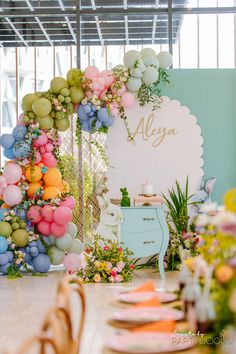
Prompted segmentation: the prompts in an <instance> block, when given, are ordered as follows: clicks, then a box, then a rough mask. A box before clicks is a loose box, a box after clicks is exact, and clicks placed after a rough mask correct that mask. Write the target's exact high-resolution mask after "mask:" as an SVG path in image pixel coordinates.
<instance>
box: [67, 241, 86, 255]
mask: <svg viewBox="0 0 236 354" xmlns="http://www.w3.org/2000/svg"><path fill="white" fill-rule="evenodd" d="M67 252H68V253H76V254H81V253H82V252H83V244H82V242H81V241H80V240H77V239H73V241H72V244H71V246H70V248H68V250H67Z"/></svg>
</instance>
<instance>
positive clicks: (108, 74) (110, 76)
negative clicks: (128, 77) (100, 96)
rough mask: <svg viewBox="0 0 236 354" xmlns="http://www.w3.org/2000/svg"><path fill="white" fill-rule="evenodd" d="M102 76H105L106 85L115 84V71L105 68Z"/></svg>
mask: <svg viewBox="0 0 236 354" xmlns="http://www.w3.org/2000/svg"><path fill="white" fill-rule="evenodd" d="M100 77H104V78H105V86H107V87H109V86H111V85H112V84H113V82H114V81H115V77H114V75H113V72H112V71H111V70H103V71H102V72H101V73H100Z"/></svg>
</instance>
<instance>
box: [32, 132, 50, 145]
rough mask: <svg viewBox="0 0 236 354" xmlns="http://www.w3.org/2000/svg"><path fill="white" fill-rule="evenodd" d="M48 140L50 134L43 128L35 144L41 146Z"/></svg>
mask: <svg viewBox="0 0 236 354" xmlns="http://www.w3.org/2000/svg"><path fill="white" fill-rule="evenodd" d="M47 142H48V136H47V134H46V133H45V132H44V131H43V130H41V135H40V136H39V137H38V138H37V139H35V140H34V142H33V144H34V146H36V147H39V146H43V145H45V144H47Z"/></svg>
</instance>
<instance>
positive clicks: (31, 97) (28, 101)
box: [22, 93, 37, 111]
mask: <svg viewBox="0 0 236 354" xmlns="http://www.w3.org/2000/svg"><path fill="white" fill-rule="evenodd" d="M35 100H37V96H36V95H35V94H33V93H28V94H27V95H25V96H24V97H23V99H22V109H23V111H32V104H33V102H34V101H35Z"/></svg>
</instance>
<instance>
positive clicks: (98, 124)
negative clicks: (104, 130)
mask: <svg viewBox="0 0 236 354" xmlns="http://www.w3.org/2000/svg"><path fill="white" fill-rule="evenodd" d="M101 126H102V122H101V121H100V120H97V121H96V123H95V128H96V129H99V128H101Z"/></svg>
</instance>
